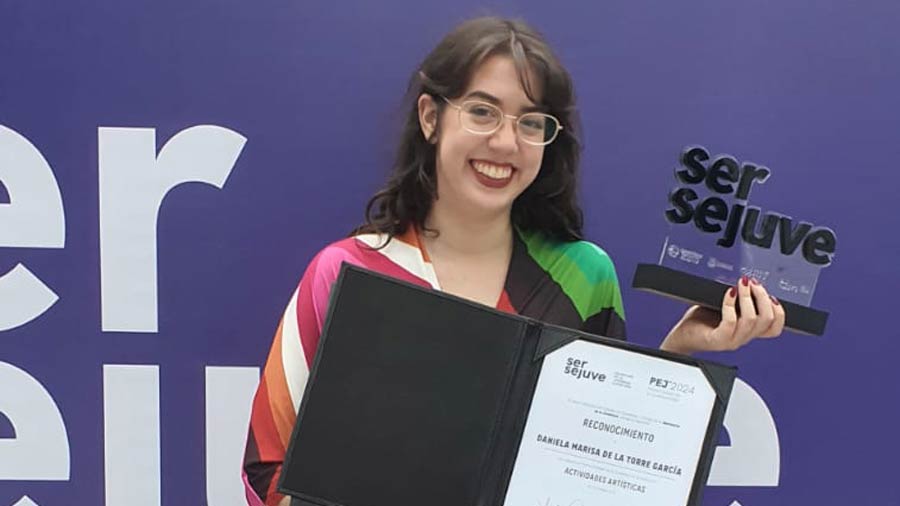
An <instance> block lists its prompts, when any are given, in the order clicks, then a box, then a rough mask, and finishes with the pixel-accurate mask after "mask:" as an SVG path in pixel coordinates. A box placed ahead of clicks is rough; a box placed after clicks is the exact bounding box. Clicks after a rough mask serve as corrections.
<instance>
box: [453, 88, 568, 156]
mask: <svg viewBox="0 0 900 506" xmlns="http://www.w3.org/2000/svg"><path fill="white" fill-rule="evenodd" d="M441 98H443V99H444V101H445V102H447V103H448V104H449V105H450V106H451V107H453V108H454V109H456V110H457V111H459V122H460V124H462V126H463V128H465V129H466V131H468V132H471V133H473V134H478V135H490V134H492V133H494V132H496V131H497V130H499V129H500V126H501V125H502V124H503V118H509V119H511V120H513V121H515V122H516V123H515V125H516V128H515V131H516V135H517V136H518V137H519V139H521V140H522V142H525V143H526V144H531V145H532V146H546V145H547V144H550V143H551V142H553V141H554V140H555V139H556V136H557V135H559V131H560V130H562V129H563V127H562V125H560V124H559V120H558V119H556V118H555V117H553V116H551V115H549V114H544V113H542V112H528V113H525V114H522V115H521V116H513V115H511V114H505V113H504V112H503V111H502V110H500V108H499V107H497V106H496V105H494V104H491V103H489V102H481V101H479V100H466V101H465V102H463V103H462V104H461V105H457V104H454V103H453V102H451V101H450V99H449V98H447V97H443V96H442V97H441Z"/></svg>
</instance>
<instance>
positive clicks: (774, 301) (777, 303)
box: [769, 295, 781, 306]
mask: <svg viewBox="0 0 900 506" xmlns="http://www.w3.org/2000/svg"><path fill="white" fill-rule="evenodd" d="M769 297H772V302H773V303H774V304H775V305H776V306H780V305H781V303H780V302H778V299H776V298H775V296H774V295H769Z"/></svg>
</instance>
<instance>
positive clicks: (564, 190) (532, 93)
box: [244, 18, 784, 504]
mask: <svg viewBox="0 0 900 506" xmlns="http://www.w3.org/2000/svg"><path fill="white" fill-rule="evenodd" d="M407 104H408V109H407V112H406V122H405V125H404V129H403V131H402V133H401V138H400V140H399V147H398V151H397V157H396V160H395V163H394V167H393V172H392V174H391V176H390V178H389V180H388V182H387V184H386V186H385V188H384V189H383V190H381V191H380V192H378V193H377V194H376V195H375V196H374V197H373V198H372V199H371V200H370V201H369V204H368V206H367V208H366V222H365V224H363V225H362V226H361V227H359V229H357V230H356V232H355V233H354V234H353V235H352V236H351V237H349V238H347V239H344V240H341V241H338V242H336V243H333V244H331V245H330V246H328V247H326V248H325V249H323V250H322V251H321V252H320V253H319V254H318V255H316V257H315V258H314V259H313V260H312V262H311V263H310V265H309V266H308V268H307V270H306V272H305V274H304V276H303V278H302V280H301V281H300V284H299V286H298V288H297V290H296V291H295V293H294V295H293V298H292V300H291V302H290V303H289V305H288V308H287V310H286V311H285V314H284V317H283V320H282V322H281V325H280V326H279V329H278V331H277V333H276V335H275V339H274V342H273V344H272V348H271V352H270V354H269V357H268V360H267V362H266V366H265V370H264V373H263V377H262V379H261V381H260V385H259V389H258V390H257V393H256V397H255V398H254V402H253V411H252V414H251V422H250V433H249V438H248V442H247V450H246V456H245V465H244V470H245V473H246V478H247V482H248V492H247V497H248V500H249V501H250V503H251V504H259V503H260V499H262V500H264V501H265V503H266V504H287V499H286V498H283V497H281V496H280V495H279V494H278V493H277V492H276V490H275V487H276V484H277V481H278V476H279V473H280V471H281V463H282V461H283V459H284V454H285V449H286V447H287V444H288V439H289V437H290V434H291V430H292V427H293V424H294V422H295V420H296V412H297V407H298V406H299V403H300V396H301V395H302V391H303V388H304V385H305V383H306V379H307V377H308V375H309V368H310V366H311V364H312V360H313V355H314V353H315V350H316V346H317V344H318V339H319V335H320V333H321V330H322V325H323V323H324V319H325V314H326V310H327V305H328V298H329V292H330V290H331V286H332V284H333V283H334V282H335V280H336V278H337V274H338V271H339V269H340V265H341V263H343V262H349V263H352V264H355V265H360V266H363V267H365V268H368V269H371V270H374V271H378V272H381V273H383V274H387V275H390V276H394V277H396V278H399V279H402V280H405V281H408V282H411V283H415V284H418V285H421V286H426V287H431V288H433V289H435V290H442V291H445V292H449V293H452V294H455V295H458V296H460V297H464V298H466V299H469V300H472V301H475V302H479V303H482V304H484V305H487V306H491V307H495V308H497V309H500V310H504V311H509V312H512V313H517V314H522V315H526V316H529V317H532V318H535V319H538V320H542V321H545V322H549V323H553V324H556V325H562V326H565V327H570V328H576V329H579V330H582V331H585V332H590V333H594V334H599V335H604V336H608V337H613V338H620V339H624V338H625V324H624V312H623V309H622V298H621V294H620V291H619V284H618V280H617V277H616V273H615V269H614V268H613V264H612V261H611V260H610V258H609V256H607V254H606V253H605V252H604V251H603V250H602V249H601V248H599V247H598V246H596V245H595V244H593V243H591V242H588V241H585V240H583V237H582V212H581V209H580V207H579V205H578V202H577V199H576V195H577V191H576V190H577V188H576V182H577V170H578V160H579V150H580V146H579V143H578V140H577V137H576V135H577V133H578V122H577V118H576V115H575V103H574V93H573V86H572V81H571V78H570V76H569V74H568V72H567V71H566V70H565V68H563V66H562V65H561V64H560V62H559V60H558V59H557V58H556V57H555V56H554V55H553V52H552V51H551V50H550V48H549V47H548V46H547V44H546V42H545V41H544V40H543V38H542V37H541V36H540V35H539V34H538V33H537V32H536V31H534V30H533V29H532V28H530V27H529V26H527V25H526V24H524V23H522V22H518V21H509V20H504V19H497V18H479V19H474V20H471V21H468V22H466V23H463V24H462V25H460V26H459V27H457V28H456V29H455V30H454V31H452V32H451V33H450V34H448V35H447V36H446V37H445V38H444V40H442V41H441V42H440V43H439V44H438V46H437V47H435V48H434V50H433V51H432V52H431V53H430V54H429V55H428V56H427V57H426V58H425V60H424V61H423V62H422V63H421V65H420V66H419V67H418V68H417V69H416V71H415V72H414V73H413V77H412V79H411V81H410V86H409V90H408V102H407ZM738 304H739V305H740V308H741V312H742V316H741V317H740V318H738V317H737V315H736V309H735V308H736V305H738ZM399 310H402V308H398V311H399ZM783 321H784V312H783V310H782V309H781V307H780V305H778V304H777V302H773V300H772V299H770V298H769V296H768V294H767V293H766V291H765V289H764V288H763V287H762V285H760V284H759V283H756V282H751V280H749V279H746V278H745V279H743V280H742V282H741V283H739V284H738V286H736V287H734V288H732V290H731V291H730V293H728V294H726V295H725V297H724V301H723V310H722V313H721V314H718V313H712V312H710V311H707V310H702V309H700V308H696V307H695V308H691V309H690V310H689V311H688V312H687V313H686V315H685V317H684V318H683V319H682V320H681V321H680V322H679V323H678V324H677V325H676V326H675V327H674V328H673V329H672V330H671V331H670V332H669V334H668V335H667V337H666V338H665V339H664V341H663V344H662V347H663V348H664V349H667V350H669V351H675V352H682V353H690V352H693V351H698V350H719V349H735V348H737V347H739V346H741V345H743V344H744V343H746V342H747V341H749V340H750V339H752V338H753V337H756V336H777V335H778V334H780V332H781V328H782V326H783ZM251 489H252V490H251Z"/></svg>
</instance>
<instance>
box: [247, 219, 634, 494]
mask: <svg viewBox="0 0 900 506" xmlns="http://www.w3.org/2000/svg"><path fill="white" fill-rule="evenodd" d="M381 244H382V241H381V236H377V235H374V234H367V235H359V236H356V237H352V238H348V239H344V240H342V241H338V242H336V243H334V244H331V245H330V246H328V247H326V248H325V249H323V250H322V251H320V252H319V253H318V254H317V255H316V256H315V258H313V260H312V262H311V263H310V264H309V266H308V267H307V269H306V272H305V274H304V275H303V278H302V279H301V280H300V284H299V286H298V287H297V290H296V291H295V292H294V294H293V296H292V297H291V300H290V302H289V303H288V306H287V309H286V310H285V313H284V316H283V317H282V320H281V323H280V325H279V326H278V330H277V331H276V333H275V339H274V341H273V343H272V347H271V350H270V351H269V356H268V358H267V360H266V365H265V368H264V369H263V374H262V378H261V379H260V383H259V387H258V388H257V391H256V396H255V397H254V399H253V408H252V412H251V416H250V432H249V435H248V440H247V448H246V453H245V456H244V481H245V488H246V492H247V500H248V503H249V504H251V505H262V504H266V505H274V504H278V501H280V500H281V498H282V496H281V495H280V494H278V493H277V492H276V490H275V487H276V485H277V482H278V476H279V474H280V472H281V463H282V461H283V460H284V454H285V451H286V449H287V445H288V440H289V438H290V436H291V431H292V429H293V426H294V421H295V420H296V415H297V410H298V408H299V406H300V398H301V396H302V395H303V390H304V388H305V385H306V380H307V378H308V377H309V370H310V367H312V363H313V356H314V354H315V351H316V346H317V344H318V341H319V334H320V332H321V330H322V326H323V324H324V319H325V315H326V314H327V309H328V300H329V292H330V290H331V286H332V285H333V283H334V282H335V280H336V279H337V275H338V272H339V271H340V267H341V264H342V263H343V262H349V263H351V264H354V265H358V266H361V267H364V268H366V269H370V270H373V271H377V272H380V273H383V274H387V275H389V276H392V277H395V278H398V279H401V280H404V281H408V282H411V283H414V284H417V285H420V286H424V287H431V288H433V289H436V290H440V285H439V284H438V280H437V276H436V275H435V272H434V268H433V266H432V264H431V262H430V260H429V258H428V255H427V253H426V252H425V250H424V249H423V248H422V247H421V244H420V243H419V240H418V234H417V233H416V232H415V231H410V232H409V233H407V234H404V235H403V236H398V237H395V238H394V239H393V240H391V241H390V242H389V243H388V244H387V246H385V247H384V248H380V249H374V248H373V247H377V246H380V245H381ZM497 309H500V310H503V311H508V312H511V313H516V314H521V315H525V316H529V317H531V318H535V319H538V320H542V321H545V322H549V323H553V324H557V325H562V326H566V327H570V328H575V329H580V330H583V331H585V332H590V333H592V334H599V335H604V336H608V337H614V338H620V339H624V338H625V320H624V313H623V310H622V297H621V294H620V291H619V283H618V280H617V278H616V272H615V269H614V268H613V264H612V261H611V260H610V258H609V256H608V255H607V254H606V252H604V251H603V250H602V249H600V248H599V247H597V246H596V245H594V244H592V243H590V242H587V241H577V242H555V241H550V240H547V239H546V238H545V237H544V236H542V235H540V234H537V233H524V232H517V233H516V234H515V239H514V244H513V252H512V258H511V260H510V265H509V269H508V272H507V277H506V284H505V287H504V290H503V293H502V294H501V296H500V300H499V301H498V303H497Z"/></svg>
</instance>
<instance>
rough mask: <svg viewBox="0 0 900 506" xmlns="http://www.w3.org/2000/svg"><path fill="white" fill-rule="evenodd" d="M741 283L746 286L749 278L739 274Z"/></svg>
mask: <svg viewBox="0 0 900 506" xmlns="http://www.w3.org/2000/svg"><path fill="white" fill-rule="evenodd" d="M741 284H742V285H744V286H747V285H749V284H750V278H748V277H747V276H741Z"/></svg>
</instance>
